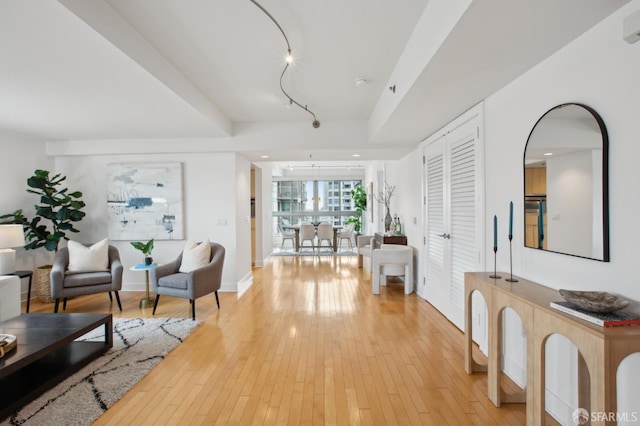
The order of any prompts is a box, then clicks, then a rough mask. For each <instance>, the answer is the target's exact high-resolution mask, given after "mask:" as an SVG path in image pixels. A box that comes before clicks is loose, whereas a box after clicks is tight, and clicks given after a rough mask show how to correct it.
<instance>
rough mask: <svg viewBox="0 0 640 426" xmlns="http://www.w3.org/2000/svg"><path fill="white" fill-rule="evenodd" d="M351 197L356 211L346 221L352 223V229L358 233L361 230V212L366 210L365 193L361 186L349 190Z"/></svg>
mask: <svg viewBox="0 0 640 426" xmlns="http://www.w3.org/2000/svg"><path fill="white" fill-rule="evenodd" d="M351 199H352V200H353V206H354V207H355V209H356V211H355V214H354V215H353V216H351V217H350V218H349V219H347V223H354V224H355V225H354V227H353V230H354V231H355V232H356V234H359V233H360V230H362V212H364V211H365V210H367V193H366V192H365V190H364V188H363V187H362V186H357V187H355V188H354V189H352V190H351Z"/></svg>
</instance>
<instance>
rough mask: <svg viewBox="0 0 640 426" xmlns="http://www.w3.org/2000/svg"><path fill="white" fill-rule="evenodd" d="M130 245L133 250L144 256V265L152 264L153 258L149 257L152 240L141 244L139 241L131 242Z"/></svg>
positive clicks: (151, 249)
mask: <svg viewBox="0 0 640 426" xmlns="http://www.w3.org/2000/svg"><path fill="white" fill-rule="evenodd" d="M131 245H132V246H133V248H134V249H136V250H140V251H141V252H142V254H143V255H144V264H145V265H147V266H148V265H151V264H152V263H153V258H152V257H151V252H152V251H153V238H152V239H150V240H149V241H147V242H146V243H143V242H141V241H133V242H131Z"/></svg>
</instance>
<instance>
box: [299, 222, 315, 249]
mask: <svg viewBox="0 0 640 426" xmlns="http://www.w3.org/2000/svg"><path fill="white" fill-rule="evenodd" d="M305 241H310V242H311V246H308V245H307V246H305V245H304V242H305ZM315 241H316V228H315V227H314V226H313V225H312V224H310V223H308V222H303V223H301V224H300V251H302V248H303V247H307V248H308V247H311V250H312V251H313V252H314V253H315V251H316V248H315V246H316V244H315Z"/></svg>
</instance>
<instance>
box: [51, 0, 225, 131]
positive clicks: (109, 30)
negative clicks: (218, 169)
mask: <svg viewBox="0 0 640 426" xmlns="http://www.w3.org/2000/svg"><path fill="white" fill-rule="evenodd" d="M58 2H59V3H60V4H62V5H63V6H64V7H66V8H67V9H68V10H69V11H71V12H72V13H73V14H75V15H76V16H77V17H78V18H80V19H81V20H82V21H84V22H85V23H86V24H87V25H88V26H89V27H91V28H93V29H94V30H95V31H97V32H98V33H99V34H101V35H102V36H103V37H104V38H105V39H106V40H108V41H109V42H110V43H112V44H113V45H114V46H115V47H116V48H118V49H119V50H120V51H122V52H123V53H124V54H125V55H127V56H128V57H129V58H131V59H132V60H133V61H135V62H136V63H137V64H138V65H140V66H141V67H142V68H143V69H145V70H146V71H147V72H148V73H149V74H151V75H152V76H154V77H155V78H156V79H157V80H158V81H160V82H161V83H162V84H164V85H165V86H166V87H167V88H168V89H169V90H171V91H172V92H174V93H175V94H176V95H178V96H179V97H180V98H181V99H183V100H184V101H185V102H186V103H187V104H189V105H190V106H191V107H192V108H193V109H195V110H196V111H198V112H199V113H200V114H202V115H203V116H204V117H205V118H207V119H208V120H209V121H210V122H211V123H213V124H214V125H215V126H216V127H218V128H219V129H220V131H221V132H222V133H223V134H224V135H227V136H231V134H232V128H233V126H232V122H231V120H230V119H229V118H228V117H227V116H226V115H225V114H224V113H223V112H222V111H221V110H220V109H219V108H218V107H217V106H216V105H214V104H213V103H212V102H211V101H210V100H209V99H208V98H206V97H205V96H204V95H203V94H202V93H201V92H200V91H198V90H197V89H196V88H195V87H194V86H193V84H191V82H190V81H189V80H187V78H186V77H185V76H184V75H183V74H182V73H181V72H180V71H179V70H178V69H176V68H175V67H174V66H173V65H172V64H171V63H170V62H169V61H168V60H167V59H166V58H165V57H164V56H163V55H162V54H161V53H160V52H159V51H158V50H157V49H156V48H155V47H153V46H152V45H151V44H150V43H149V42H148V41H147V40H146V39H145V38H144V37H142V36H141V35H140V34H139V33H138V32H137V31H136V30H135V29H134V28H133V27H132V26H131V25H130V24H129V23H128V22H127V21H125V20H124V19H123V18H122V17H121V16H120V15H119V14H118V13H117V12H116V11H115V10H114V9H113V8H112V7H111V6H110V5H109V4H107V3H106V2H105V1H104V0H92V1H85V0H58Z"/></svg>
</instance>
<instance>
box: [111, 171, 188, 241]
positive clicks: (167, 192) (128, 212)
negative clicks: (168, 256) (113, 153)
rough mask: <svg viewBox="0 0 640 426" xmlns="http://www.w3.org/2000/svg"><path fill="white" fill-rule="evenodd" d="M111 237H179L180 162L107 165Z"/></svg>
mask: <svg viewBox="0 0 640 426" xmlns="http://www.w3.org/2000/svg"><path fill="white" fill-rule="evenodd" d="M107 211H108V213H107V217H108V220H107V222H108V223H107V227H108V235H109V239H111V240H132V241H133V240H135V241H138V240H150V239H151V238H153V239H156V240H181V239H183V214H182V163H178V162H172V163H112V164H108V165H107Z"/></svg>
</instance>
